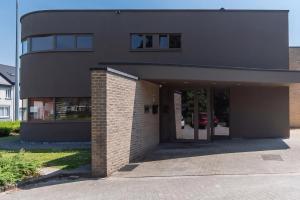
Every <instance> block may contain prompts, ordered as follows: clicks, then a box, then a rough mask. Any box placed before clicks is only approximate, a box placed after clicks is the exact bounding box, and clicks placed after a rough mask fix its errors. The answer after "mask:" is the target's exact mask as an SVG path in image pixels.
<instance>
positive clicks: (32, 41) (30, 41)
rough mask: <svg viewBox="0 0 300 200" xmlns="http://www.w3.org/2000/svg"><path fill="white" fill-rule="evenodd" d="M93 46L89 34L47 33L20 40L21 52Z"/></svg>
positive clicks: (78, 49)
mask: <svg viewBox="0 0 300 200" xmlns="http://www.w3.org/2000/svg"><path fill="white" fill-rule="evenodd" d="M92 48H93V36H92V35H91V34H64V35H47V36H35V37H30V38H26V39H25V40H23V41H22V54H26V53H29V52H38V51H56V50H58V51H60V50H66V51H68V50H69V51H82V50H91V49H92Z"/></svg>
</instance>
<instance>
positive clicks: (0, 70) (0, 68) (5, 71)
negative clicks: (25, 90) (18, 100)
mask: <svg viewBox="0 0 300 200" xmlns="http://www.w3.org/2000/svg"><path fill="white" fill-rule="evenodd" d="M0 75H1V76H2V77H3V78H4V79H6V80H7V81H8V82H10V83H11V84H13V85H14V84H15V67H13V66H8V65H2V64H0Z"/></svg>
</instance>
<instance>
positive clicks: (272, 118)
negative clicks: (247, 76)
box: [230, 86, 289, 138]
mask: <svg viewBox="0 0 300 200" xmlns="http://www.w3.org/2000/svg"><path fill="white" fill-rule="evenodd" d="M230 94H231V98H230V101H231V102H230V106H231V107H230V109H231V113H230V132H231V136H232V137H245V138H269V137H270V138H274V137H283V138H287V137H289V88H288V87H263V86H262V87H242V86H241V87H233V88H231V90H230Z"/></svg>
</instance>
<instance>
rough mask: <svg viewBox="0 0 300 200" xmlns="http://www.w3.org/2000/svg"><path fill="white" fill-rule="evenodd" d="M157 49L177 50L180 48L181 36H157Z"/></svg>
mask: <svg viewBox="0 0 300 200" xmlns="http://www.w3.org/2000/svg"><path fill="white" fill-rule="evenodd" d="M159 47H160V48H163V49H165V48H170V49H179V48H181V35H180V34H161V35H159Z"/></svg>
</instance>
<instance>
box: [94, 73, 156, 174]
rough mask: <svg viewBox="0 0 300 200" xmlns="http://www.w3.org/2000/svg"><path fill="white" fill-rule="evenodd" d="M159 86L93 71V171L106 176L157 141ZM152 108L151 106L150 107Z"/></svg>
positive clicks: (147, 149)
mask: <svg viewBox="0 0 300 200" xmlns="http://www.w3.org/2000/svg"><path fill="white" fill-rule="evenodd" d="M158 102H159V86H158V85H156V84H153V83H150V82H147V81H137V80H134V79H130V78H127V77H124V76H121V75H118V74H114V73H110V72H106V71H103V70H94V71H92V171H93V174H94V175H95V176H107V175H110V174H111V173H113V172H114V171H116V170H118V169H120V168H121V167H122V166H124V165H126V164H128V163H129V162H130V161H133V160H136V159H139V158H141V157H142V156H143V155H144V154H145V153H146V152H147V151H149V150H151V149H153V148H154V147H155V146H156V145H157V144H158V143H159V114H158V113H157V114H152V112H149V113H144V106H145V105H153V104H158ZM150 111H151V110H150Z"/></svg>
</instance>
